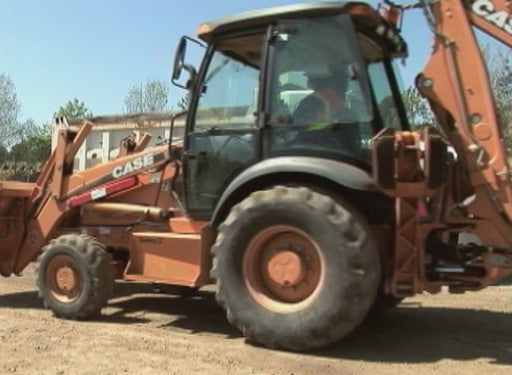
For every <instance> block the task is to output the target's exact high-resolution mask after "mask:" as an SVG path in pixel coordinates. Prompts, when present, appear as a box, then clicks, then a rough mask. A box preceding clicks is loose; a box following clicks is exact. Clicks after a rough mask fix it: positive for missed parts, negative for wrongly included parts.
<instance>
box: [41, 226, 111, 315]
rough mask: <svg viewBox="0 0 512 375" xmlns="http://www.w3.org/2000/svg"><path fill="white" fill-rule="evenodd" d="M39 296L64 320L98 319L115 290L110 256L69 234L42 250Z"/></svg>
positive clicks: (83, 237) (81, 237) (87, 239)
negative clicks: (95, 317)
mask: <svg viewBox="0 0 512 375" xmlns="http://www.w3.org/2000/svg"><path fill="white" fill-rule="evenodd" d="M37 285H38V287H39V297H41V298H42V299H43V301H44V305H45V307H47V308H49V309H50V310H52V311H53V313H54V314H55V315H56V316H58V317H62V318H66V319H84V318H90V317H93V316H97V315H99V314H100V312H101V309H102V308H103V307H104V306H105V305H106V304H107V301H108V299H109V298H110V297H111V295H112V292H113V288H114V275H113V269H112V265H111V261H110V255H109V254H108V253H107V251H106V250H105V247H104V246H103V245H102V244H101V243H99V242H98V241H96V240H95V239H94V238H92V237H90V236H86V235H78V234H68V235H63V236H60V237H59V238H57V239H55V240H52V241H51V242H50V243H49V244H48V245H47V246H45V247H44V249H43V254H42V255H41V257H40V261H39V265H38V269H37Z"/></svg>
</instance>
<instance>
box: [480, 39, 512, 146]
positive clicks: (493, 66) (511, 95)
mask: <svg viewBox="0 0 512 375" xmlns="http://www.w3.org/2000/svg"><path fill="white" fill-rule="evenodd" d="M481 49H482V54H483V56H484V60H485V62H486V65H487V72H488V74H489V80H490V83H491V88H492V91H493V94H494V100H495V103H496V109H497V111H498V116H499V121H500V125H501V128H502V129H503V134H504V136H505V145H506V147H507V149H508V150H509V154H510V153H511V152H512V151H511V150H512V66H511V62H510V52H509V51H508V50H507V51H506V50H504V49H503V48H495V49H493V48H491V45H490V44H485V45H483V46H482V48H481Z"/></svg>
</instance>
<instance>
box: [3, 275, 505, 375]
mask: <svg viewBox="0 0 512 375" xmlns="http://www.w3.org/2000/svg"><path fill="white" fill-rule="evenodd" d="M25 274H26V276H24V277H11V278H8V279H0V344H1V349H0V374H10V373H16V374H27V375H30V374H52V375H53V374H58V375H64V374H104V375H108V374H151V375H156V374H208V375H215V374H287V375H292V374H294V375H301V374H304V375H310V374H311V375H324V374H325V375H329V374H343V375H350V374H393V375H397V374H398V375H402V374H427V373H437V374H511V373H512V316H511V313H512V286H495V287H491V288H488V289H486V290H484V291H480V292H477V293H467V294H464V295H449V294H444V293H442V294H438V295H435V296H430V295H422V296H418V297H415V298H411V299H408V300H405V303H403V304H402V305H400V306H399V307H398V308H396V309H395V310H392V311H390V312H388V313H386V314H383V315H381V316H380V317H377V318H374V319H372V320H370V321H368V322H367V323H366V324H365V325H364V326H363V327H362V328H360V329H359V330H358V331H357V332H356V333H355V334H353V335H352V336H351V337H349V338H348V339H346V340H344V341H343V342H341V343H339V344H337V345H335V346H333V347H330V348H327V349H323V350H318V351H315V352H311V353H307V354H296V353H288V352H282V351H275V350H268V349H265V348H261V347H254V346H252V345H250V344H247V343H246V342H245V340H244V338H243V337H242V336H241V335H240V334H239V333H238V331H237V330H235V329H233V328H232V327H231V326H230V325H229V324H228V323H227V322H226V320H225V318H224V312H223V311H222V310H221V309H220V308H219V307H218V306H217V305H216V303H215V299H214V296H213V293H212V292H211V291H208V290H206V291H201V292H200V294H199V295H198V296H196V297H193V298H182V297H175V296H170V295H162V294H155V293H152V288H151V287H150V286H148V285H141V284H118V285H117V287H116V296H115V298H114V299H112V300H111V301H110V303H109V306H108V308H106V309H105V310H104V316H103V317H102V318H100V319H99V320H97V321H84V322H74V321H67V320H61V319H57V318H54V317H53V316H52V314H51V313H50V312H49V311H48V310H45V309H43V307H42V302H41V301H40V300H39V299H38V297H37V291H36V288H35V282H34V277H33V272H31V270H27V271H26V272H25Z"/></svg>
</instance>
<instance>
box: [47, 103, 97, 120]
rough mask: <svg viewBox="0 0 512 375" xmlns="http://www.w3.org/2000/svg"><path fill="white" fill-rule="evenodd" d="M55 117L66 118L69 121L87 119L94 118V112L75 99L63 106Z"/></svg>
mask: <svg viewBox="0 0 512 375" xmlns="http://www.w3.org/2000/svg"><path fill="white" fill-rule="evenodd" d="M53 117H66V118H67V119H76V118H86V117H92V112H91V111H90V110H89V108H87V107H86V106H85V103H84V102H81V101H80V100H78V99H77V98H74V99H73V100H70V101H68V102H67V103H66V104H64V105H63V106H61V107H60V108H59V110H58V111H57V112H55V113H54V114H53Z"/></svg>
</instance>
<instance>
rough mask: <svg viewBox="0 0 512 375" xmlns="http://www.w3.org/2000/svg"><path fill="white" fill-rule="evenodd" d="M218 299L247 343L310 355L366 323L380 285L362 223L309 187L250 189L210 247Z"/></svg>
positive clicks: (375, 258)
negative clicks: (303, 352)
mask: <svg viewBox="0 0 512 375" xmlns="http://www.w3.org/2000/svg"><path fill="white" fill-rule="evenodd" d="M212 253H213V268H212V272H211V276H212V278H213V279H214V280H215V281H216V284H217V294H216V298H217V301H218V302H219V304H220V305H221V306H223V307H224V308H225V309H226V311H227V318H228V320H229V322H230V323H231V324H233V325H234V326H236V327H238V328H239V329H240V330H241V331H242V332H243V333H244V334H245V335H246V336H247V337H248V339H249V340H250V341H252V342H255V343H259V344H263V345H265V346H268V347H272V348H282V349H287V350H296V351H300V350H308V349H312V348H317V347H322V346H326V345H328V344H331V343H333V342H335V341H338V340H339V339H341V338H343V337H345V336H346V335H348V334H349V333H350V332H352V331H353V330H354V329H355V328H356V327H357V326H358V325H359V324H360V323H361V322H362V321H363V319H364V317H365V316H366V314H367V312H368V310H369V309H370V307H371V306H372V304H373V301H374V299H375V296H376V293H377V288H378V283H379V280H380V262H379V256H378V252H377V249H376V245H375V243H374V240H373V238H372V237H371V235H370V234H369V230H368V227H367V225H366V224H365V222H364V219H363V218H361V217H360V216H359V215H358V214H357V213H356V212H355V211H354V210H353V209H351V208H349V206H348V205H346V204H343V205H342V204H339V203H336V202H335V201H334V200H333V199H331V198H330V197H327V196H325V195H321V194H318V193H316V192H313V191H312V190H310V189H307V188H289V187H276V188H273V189H270V190H266V191H259V192H255V193H253V194H252V195H250V196H249V197H248V198H246V199H245V200H244V201H242V202H241V203H240V204H238V205H236V206H235V207H233V209H232V210H231V212H230V214H229V215H228V217H227V218H226V220H225V221H224V223H223V224H222V225H221V226H220V228H219V235H218V237H217V241H216V243H215V245H214V246H213V248H212Z"/></svg>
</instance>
